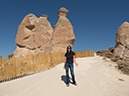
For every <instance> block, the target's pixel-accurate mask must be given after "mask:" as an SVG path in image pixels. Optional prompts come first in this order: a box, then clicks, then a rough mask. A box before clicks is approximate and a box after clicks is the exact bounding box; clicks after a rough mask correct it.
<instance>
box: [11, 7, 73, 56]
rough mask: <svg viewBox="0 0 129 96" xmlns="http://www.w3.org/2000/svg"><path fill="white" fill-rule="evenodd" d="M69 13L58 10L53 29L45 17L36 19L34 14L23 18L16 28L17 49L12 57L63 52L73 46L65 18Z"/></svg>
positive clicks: (69, 25)
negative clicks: (57, 18) (56, 20)
mask: <svg viewBox="0 0 129 96" xmlns="http://www.w3.org/2000/svg"><path fill="white" fill-rule="evenodd" d="M68 12H69V11H68V10H67V9H65V8H63V7H62V8H60V10H59V12H58V17H59V20H58V22H57V24H56V25H55V27H54V31H53V28H52V27H51V24H50V23H49V21H48V20H47V17H48V16H47V15H41V16H40V18H37V17H36V16H35V15H34V14H28V15H26V16H25V17H24V19H23V20H22V22H21V24H20V25H19V27H18V33H17V36H16V39H15V42H16V44H17V48H16V50H15V51H14V53H13V54H14V56H25V55H30V54H40V53H50V52H65V51H66V47H67V46H68V45H71V46H73V43H74V41H75V36H74V33H73V27H72V25H71V23H70V21H69V20H68V19H67V18H66V14H67V13H68Z"/></svg>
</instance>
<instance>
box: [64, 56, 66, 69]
mask: <svg viewBox="0 0 129 96" xmlns="http://www.w3.org/2000/svg"><path fill="white" fill-rule="evenodd" d="M66 60H67V57H65V61H64V69H65V63H66Z"/></svg>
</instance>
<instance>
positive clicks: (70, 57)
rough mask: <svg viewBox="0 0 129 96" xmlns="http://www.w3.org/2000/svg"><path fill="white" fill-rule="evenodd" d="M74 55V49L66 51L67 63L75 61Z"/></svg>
mask: <svg viewBox="0 0 129 96" xmlns="http://www.w3.org/2000/svg"><path fill="white" fill-rule="evenodd" d="M73 55H75V53H74V52H73V51H71V52H70V53H65V57H67V59H66V63H69V64H72V63H73Z"/></svg>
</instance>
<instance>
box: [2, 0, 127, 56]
mask: <svg viewBox="0 0 129 96" xmlns="http://www.w3.org/2000/svg"><path fill="white" fill-rule="evenodd" d="M60 7H65V8H66V9H68V10H69V13H68V14H67V18H68V19H69V20H70V22H71V23H72V25H73V28H74V34H75V37H76V40H75V43H74V46H73V50H74V51H79V50H80V51H81V50H94V51H97V50H105V49H107V48H108V47H110V46H113V47H115V38H116V32H117V29H118V27H119V26H120V25H121V24H122V23H123V22H125V21H127V22H129V0H0V55H2V57H7V56H8V55H9V54H12V53H13V52H14V50H15V49H16V43H15V38H16V34H17V31H18V26H19V24H20V23H21V21H22V19H23V18H24V17H25V16H26V15H27V14H29V13H33V14H35V15H36V16H37V17H40V15H41V14H46V15H48V21H49V22H50V23H51V25H52V27H54V25H55V24H56V23H57V20H58V10H59V9H60Z"/></svg>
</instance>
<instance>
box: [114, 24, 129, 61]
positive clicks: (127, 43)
mask: <svg viewBox="0 0 129 96" xmlns="http://www.w3.org/2000/svg"><path fill="white" fill-rule="evenodd" d="M114 54H115V55H119V56H120V57H123V58H124V59H128V60H129V23H128V22H124V23H123V24H122V25H121V26H120V27H119V28H118V31H117V34H116V46H115V50H114Z"/></svg>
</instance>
